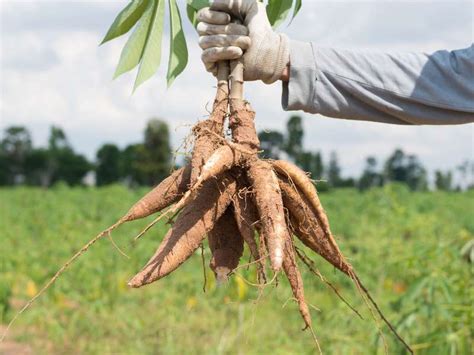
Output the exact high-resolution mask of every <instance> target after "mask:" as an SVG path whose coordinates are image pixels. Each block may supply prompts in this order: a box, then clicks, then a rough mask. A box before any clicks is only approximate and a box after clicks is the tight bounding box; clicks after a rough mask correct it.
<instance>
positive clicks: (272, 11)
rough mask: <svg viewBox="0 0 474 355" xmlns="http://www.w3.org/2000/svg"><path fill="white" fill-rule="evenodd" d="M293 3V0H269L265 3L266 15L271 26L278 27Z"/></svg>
mask: <svg viewBox="0 0 474 355" xmlns="http://www.w3.org/2000/svg"><path fill="white" fill-rule="evenodd" d="M292 5H293V0H269V1H268V4H267V16H268V20H269V21H270V24H271V25H272V27H274V28H275V27H278V26H279V25H280V24H281V23H282V22H283V21H285V19H286V17H287V16H288V13H289V12H290V10H291V6H292Z"/></svg>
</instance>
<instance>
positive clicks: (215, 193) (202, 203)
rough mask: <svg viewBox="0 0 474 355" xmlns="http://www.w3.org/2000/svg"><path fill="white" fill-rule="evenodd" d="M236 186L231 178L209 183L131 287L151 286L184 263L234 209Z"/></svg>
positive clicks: (226, 175)
mask: <svg viewBox="0 0 474 355" xmlns="http://www.w3.org/2000/svg"><path fill="white" fill-rule="evenodd" d="M236 185H237V184H236V181H235V178H234V177H233V176H232V175H230V174H224V175H223V176H221V177H219V178H218V179H217V180H210V181H208V182H207V183H205V184H204V185H203V186H202V190H201V192H202V193H200V194H199V195H197V196H196V197H195V198H194V199H193V200H191V201H190V202H189V203H188V204H187V205H186V206H185V207H184V208H183V210H182V211H181V213H180V214H179V216H178V218H177V219H176V222H175V223H174V224H173V226H172V227H171V229H170V230H169V231H168V233H167V234H166V236H165V238H164V239H163V241H162V242H161V244H160V246H159V248H158V250H157V251H156V252H155V254H154V255H153V257H152V258H151V259H150V260H149V261H148V263H147V264H146V265H145V267H144V268H143V270H142V271H140V272H139V273H138V274H137V275H135V276H134V277H133V278H132V279H131V280H130V282H129V283H128V285H129V286H131V287H141V286H143V285H146V284H149V283H151V282H153V281H156V280H158V279H160V278H163V277H165V276H166V275H168V274H170V273H171V272H172V271H174V270H176V268H178V267H179V266H180V265H181V264H182V263H184V262H185V261H186V260H187V259H188V258H189V257H190V256H191V255H192V254H193V253H194V251H195V250H196V249H197V248H198V247H199V245H200V243H201V242H202V241H203V239H204V238H205V236H206V233H208V232H209V231H210V230H211V229H212V228H213V227H214V224H215V222H216V220H217V219H218V218H219V217H220V216H221V215H222V214H223V213H224V212H225V210H226V209H227V207H228V206H229V205H230V203H231V201H232V198H233V195H234V194H235V193H236V188H237V187H236Z"/></svg>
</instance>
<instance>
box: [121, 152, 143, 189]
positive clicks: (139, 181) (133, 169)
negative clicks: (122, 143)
mask: <svg viewBox="0 0 474 355" xmlns="http://www.w3.org/2000/svg"><path fill="white" fill-rule="evenodd" d="M144 155H145V148H144V146H143V144H130V145H128V146H127V147H126V148H125V149H124V150H123V152H122V164H121V165H122V171H123V173H124V177H125V178H126V180H127V182H128V184H129V185H145V184H146V176H145V175H144V173H143V172H142V170H141V169H140V161H141V160H143V159H144Z"/></svg>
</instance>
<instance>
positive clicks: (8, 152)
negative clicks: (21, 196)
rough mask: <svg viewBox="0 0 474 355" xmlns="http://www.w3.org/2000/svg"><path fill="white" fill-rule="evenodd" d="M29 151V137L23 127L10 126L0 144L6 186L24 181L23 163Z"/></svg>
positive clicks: (30, 146) (30, 145) (30, 144)
mask: <svg viewBox="0 0 474 355" xmlns="http://www.w3.org/2000/svg"><path fill="white" fill-rule="evenodd" d="M31 149H32V143H31V136H30V133H29V132H28V130H27V129H26V128H25V127H22V126H11V127H8V128H7V129H6V130H5V134H4V138H3V139H2V141H1V142H0V154H1V155H2V159H3V164H4V165H6V173H4V175H5V176H4V179H5V180H6V182H7V183H8V184H15V183H19V182H22V180H24V174H25V161H26V157H27V156H28V154H29V153H30V152H31Z"/></svg>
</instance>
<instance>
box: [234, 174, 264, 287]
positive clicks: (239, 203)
mask: <svg viewBox="0 0 474 355" xmlns="http://www.w3.org/2000/svg"><path fill="white" fill-rule="evenodd" d="M243 179H244V177H241V179H239V181H238V182H237V183H238V185H237V186H238V191H239V192H241V191H243V188H244V186H246V185H247V182H246V181H245V182H243ZM233 205H234V218H235V221H236V223H237V226H238V228H239V231H240V234H241V235H242V238H243V239H244V241H245V243H246V244H247V245H248V247H249V250H250V254H251V255H252V258H253V259H254V260H255V261H257V271H258V280H259V282H261V283H265V282H266V276H265V260H264V259H262V256H261V254H260V250H259V248H258V245H257V241H256V238H255V232H256V229H257V228H258V225H259V219H258V212H257V207H256V206H255V204H254V201H253V198H252V196H250V195H247V194H246V193H243V194H242V195H241V194H239V193H237V194H236V195H235V198H234V201H233Z"/></svg>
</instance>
